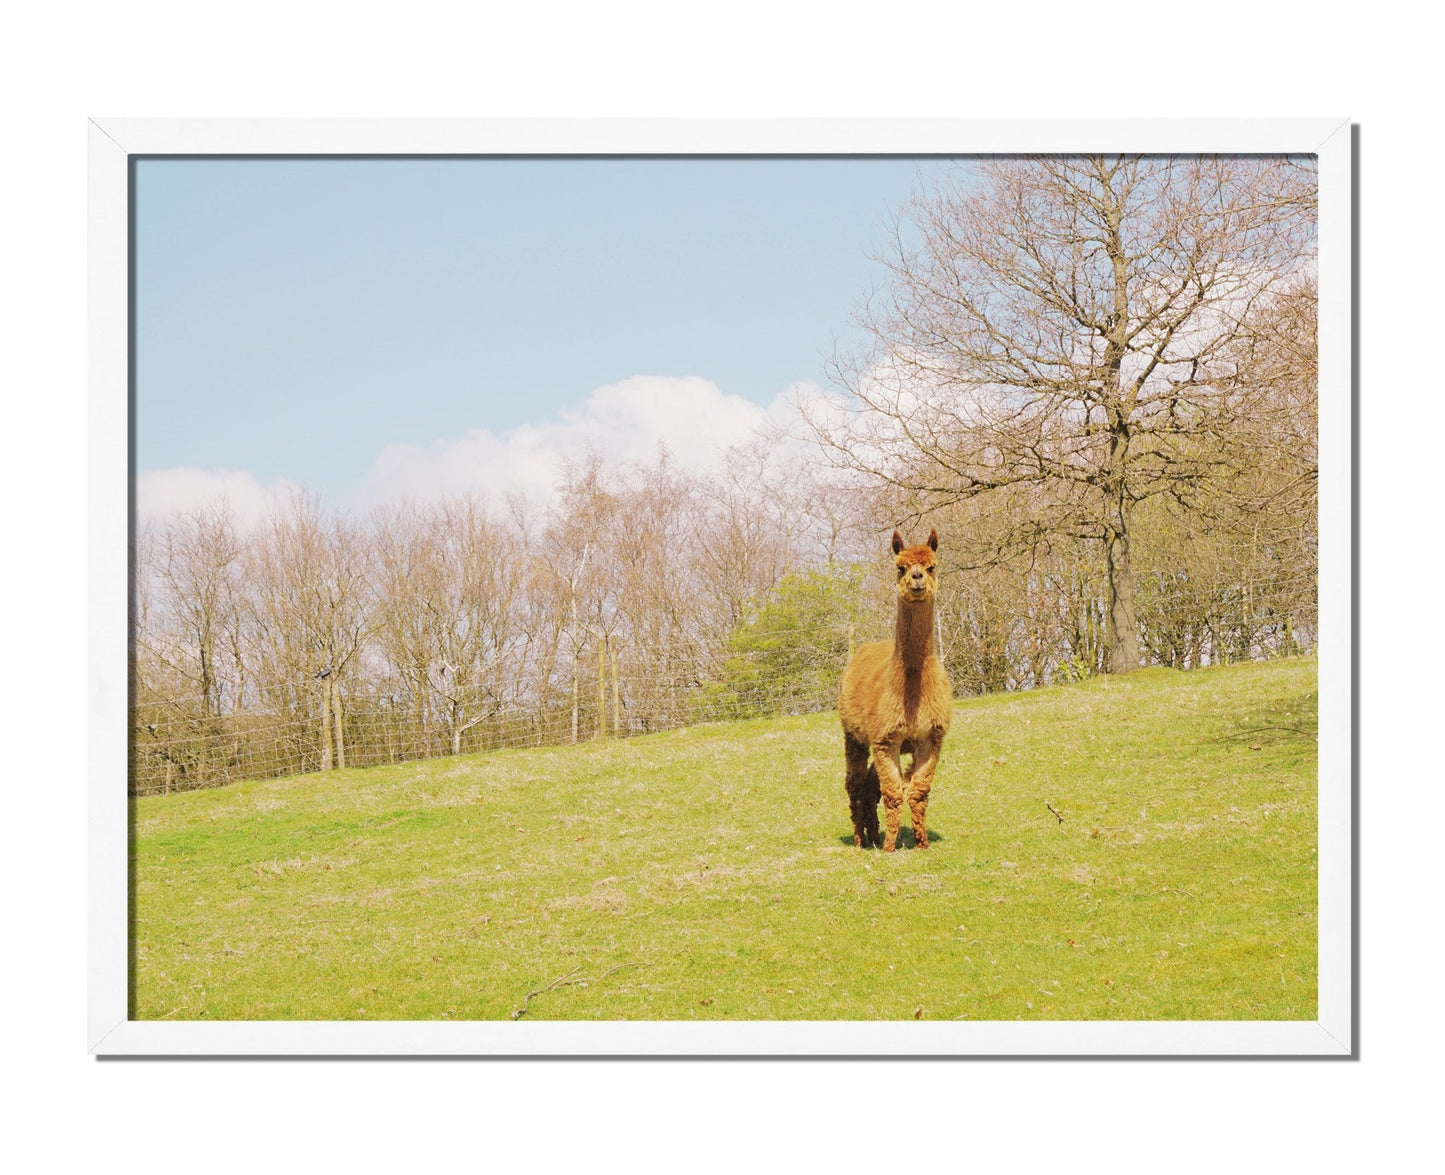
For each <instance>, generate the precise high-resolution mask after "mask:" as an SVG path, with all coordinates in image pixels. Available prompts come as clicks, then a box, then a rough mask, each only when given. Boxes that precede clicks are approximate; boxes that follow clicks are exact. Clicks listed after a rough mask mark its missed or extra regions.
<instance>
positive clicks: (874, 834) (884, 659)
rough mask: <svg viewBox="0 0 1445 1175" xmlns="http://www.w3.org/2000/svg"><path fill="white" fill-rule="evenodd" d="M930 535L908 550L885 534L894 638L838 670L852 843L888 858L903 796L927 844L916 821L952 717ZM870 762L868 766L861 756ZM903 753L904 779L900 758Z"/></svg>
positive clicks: (923, 838) (919, 838)
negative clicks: (889, 544)
mask: <svg viewBox="0 0 1445 1175" xmlns="http://www.w3.org/2000/svg"><path fill="white" fill-rule="evenodd" d="M937 553H938V531H936V530H933V531H930V532H929V535H928V542H927V543H922V544H920V545H919V546H916V547H907V548H905V547H904V545H903V539H902V537H901V536H900V535H899V533H898V532H897V531H896V530H895V531H894V532H893V555H894V560H893V562H894V564H895V566H896V567H897V570H898V614H897V620H896V622H895V627H894V639H893V640H891V641H876V642H874V643H872V644H866V645H860V646H859V647H858V650H857V651H856V652H855V653H854V654H853V656H852V657H851V658H850V659H849V661H848V665H847V667H846V668H845V669H844V670H843V681H842V684H841V686H840V687H839V691H838V716H839V717H840V718H841V719H842V721H843V747H844V757H845V761H846V775H845V780H844V782H845V786H846V787H847V789H848V805H849V808H850V809H851V812H852V816H853V843H854V844H856V845H858V846H859V847H860V848H869V847H871V846H876V845H879V844H881V845H882V847H883V851H884V852H886V853H891V852H892V851H893V849H894V848H895V846H896V845H897V842H898V817H899V809H900V808H901V807H902V806H903V800H904V798H905V796H906V798H907V800H908V810H909V814H910V815H911V816H912V819H913V838H914V843H915V844H916V845H917V846H918V847H919V848H920V849H926V848H927V847H928V830H927V829H926V828H925V826H924V816H925V814H926V813H927V811H928V792H929V789H930V788H931V787H932V786H933V773H934V770H935V769H936V768H937V766H938V755H939V752H940V751H941V750H942V748H943V736H944V735H945V734H947V733H948V723H949V719H950V718H951V717H952V716H953V691H952V687H951V686H950V685H949V682H948V674H947V673H945V672H944V670H943V663H942V662H941V661H939V659H938V654H937V653H936V652H935V651H934V648H933V600H934V596H935V595H936V594H937V592H938V559H937ZM870 752H871V753H872V758H873V761H872V763H871V764H870V763H869V761H868V758H869V753H870ZM904 754H911V755H912V756H913V759H912V762H911V764H910V765H909V767H908V771H907V773H906V774H905V773H904V771H903V766H902V761H901V758H900V756H902V755H904ZM880 795H881V796H882V799H883V807H884V812H885V814H886V820H887V833H886V835H885V836H884V837H883V838H882V839H881V841H880V839H879V835H878V800H879V797H880Z"/></svg>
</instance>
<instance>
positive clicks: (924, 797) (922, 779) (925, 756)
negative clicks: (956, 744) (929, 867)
mask: <svg viewBox="0 0 1445 1175" xmlns="http://www.w3.org/2000/svg"><path fill="white" fill-rule="evenodd" d="M942 749H943V736H942V735H941V734H939V733H938V732H937V731H935V732H934V733H933V734H932V735H930V736H929V737H928V738H927V739H923V740H920V741H919V742H917V743H915V744H914V748H913V767H912V768H911V769H910V770H909V773H908V785H909V788H908V814H909V816H910V817H912V819H913V843H914V844H916V845H917V846H918V847H919V848H920V849H926V848H927V847H928V828H927V826H926V825H925V823H924V818H925V817H926V816H927V814H928V793H929V791H930V790H932V788H933V771H934V768H936V767H937V766H938V755H939V752H940V751H941V750H942Z"/></svg>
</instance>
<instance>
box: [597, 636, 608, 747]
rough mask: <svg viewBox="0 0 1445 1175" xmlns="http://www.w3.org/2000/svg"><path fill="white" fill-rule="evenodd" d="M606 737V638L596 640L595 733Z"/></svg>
mask: <svg viewBox="0 0 1445 1175" xmlns="http://www.w3.org/2000/svg"><path fill="white" fill-rule="evenodd" d="M595 737H596V738H606V737H607V638H606V637H603V638H602V639H601V640H600V641H598V642H597V734H596V735H595Z"/></svg>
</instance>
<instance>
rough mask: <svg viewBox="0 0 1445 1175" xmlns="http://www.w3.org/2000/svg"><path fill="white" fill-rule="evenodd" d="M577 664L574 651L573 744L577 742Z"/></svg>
mask: <svg viewBox="0 0 1445 1175" xmlns="http://www.w3.org/2000/svg"><path fill="white" fill-rule="evenodd" d="M579 664H580V662H579V661H578V660H577V655H576V654H575V653H574V654H573V655H572V742H573V743H574V744H575V743H576V742H577V690H578V681H577V667H578V665H579Z"/></svg>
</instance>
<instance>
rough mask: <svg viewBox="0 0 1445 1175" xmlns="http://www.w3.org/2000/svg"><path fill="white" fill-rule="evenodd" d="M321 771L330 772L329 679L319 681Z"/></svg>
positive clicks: (328, 677) (328, 676) (327, 677)
mask: <svg viewBox="0 0 1445 1175" xmlns="http://www.w3.org/2000/svg"><path fill="white" fill-rule="evenodd" d="M321 770H322V771H330V770H331V677H330V675H327V676H326V677H323V678H322V679H321Z"/></svg>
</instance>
